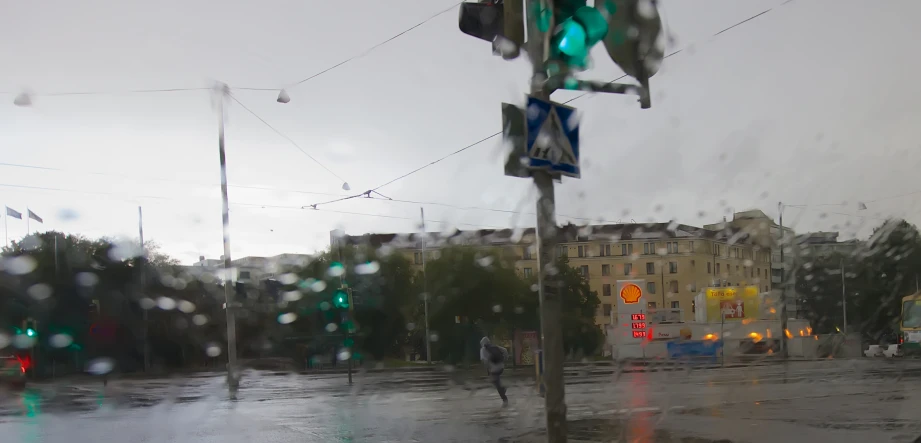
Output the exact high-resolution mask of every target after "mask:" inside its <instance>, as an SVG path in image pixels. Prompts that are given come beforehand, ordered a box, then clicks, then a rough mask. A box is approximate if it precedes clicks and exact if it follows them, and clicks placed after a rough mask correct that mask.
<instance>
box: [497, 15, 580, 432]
mask: <svg viewBox="0 0 921 443" xmlns="http://www.w3.org/2000/svg"><path fill="white" fill-rule="evenodd" d="M508 3H510V5H508V6H511V5H515V4H516V3H517V4H518V5H519V6H520V2H514V1H512V2H508ZM543 9H550V10H553V3H552V0H526V2H525V14H526V17H527V19H526V23H527V28H528V41H527V52H528V56H529V57H530V59H531V64H532V67H533V70H532V72H533V76H532V78H531V95H532V96H533V97H535V98H539V99H542V100H550V94H551V93H553V89H552V88H550V87H548V85H547V74H546V72H547V71H546V69H545V66H544V63H545V60H546V58H547V57H546V55H547V49H548V48H547V37H548V36H547V34H544V33H543V32H540V30H539V29H538V24H537V21H538V17H534V15H533V14H535V12H536V13H539V11H541V10H543ZM531 177H532V178H533V179H534V185H535V186H536V187H537V190H538V192H539V196H538V198H537V238H538V245H539V246H538V267H539V268H540V272H539V273H538V275H539V279H540V282H539V285H538V287H539V289H538V296H539V300H540V330H541V346H542V353H543V362H544V376H543V379H544V386H545V389H546V396H545V410H546V419H547V441H549V442H551V443H565V442H566V428H567V427H566V390H565V386H564V384H563V328H562V324H561V321H562V319H561V316H560V311H561V303H560V280H559V278H558V277H557V273H556V272H549V271H552V270H553V267H554V266H555V264H554V259H553V254H554V251H556V250H557V248H558V247H559V242H558V239H559V235H558V231H557V226H556V201H555V196H554V190H553V176H552V175H551V174H550V172H548V171H544V170H535V171H532V172H531Z"/></svg>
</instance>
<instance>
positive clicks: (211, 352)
mask: <svg viewBox="0 0 921 443" xmlns="http://www.w3.org/2000/svg"><path fill="white" fill-rule="evenodd" d="M221 352H222V351H221V347H220V346H218V345H216V344H214V343H211V344H209V345H208V346H207V347H205V355H207V356H208V357H217V356H219V355H221Z"/></svg>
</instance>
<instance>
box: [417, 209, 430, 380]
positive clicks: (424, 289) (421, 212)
mask: <svg viewBox="0 0 921 443" xmlns="http://www.w3.org/2000/svg"><path fill="white" fill-rule="evenodd" d="M419 215H420V216H421V217H422V299H423V306H424V309H425V359H426V361H428V363H429V364H432V341H431V337H430V335H429V290H428V280H427V279H426V278H425V237H427V236H428V235H427V234H426V232H425V208H422V207H420V208H419Z"/></svg>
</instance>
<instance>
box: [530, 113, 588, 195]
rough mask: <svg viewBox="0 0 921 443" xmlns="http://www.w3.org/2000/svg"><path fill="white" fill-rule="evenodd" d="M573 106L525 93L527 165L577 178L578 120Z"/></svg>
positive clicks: (578, 170) (579, 173) (578, 172)
mask: <svg viewBox="0 0 921 443" xmlns="http://www.w3.org/2000/svg"><path fill="white" fill-rule="evenodd" d="M575 114H576V109H575V108H571V107H569V106H564V105H561V104H559V103H553V102H550V101H546V100H541V99H537V98H534V97H531V96H528V107H527V108H526V109H525V117H526V118H527V124H526V130H527V145H526V150H527V153H528V167H529V168H530V169H546V170H549V171H551V172H556V173H559V174H563V175H567V176H569V177H575V178H579V177H580V175H581V171H580V169H579V123H578V121H576V119H575Z"/></svg>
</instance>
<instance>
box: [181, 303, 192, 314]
mask: <svg viewBox="0 0 921 443" xmlns="http://www.w3.org/2000/svg"><path fill="white" fill-rule="evenodd" d="M179 310H180V311H182V312H184V313H186V314H191V313H193V312H195V303H192V302H190V301H188V300H182V301H180V302H179Z"/></svg>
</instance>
